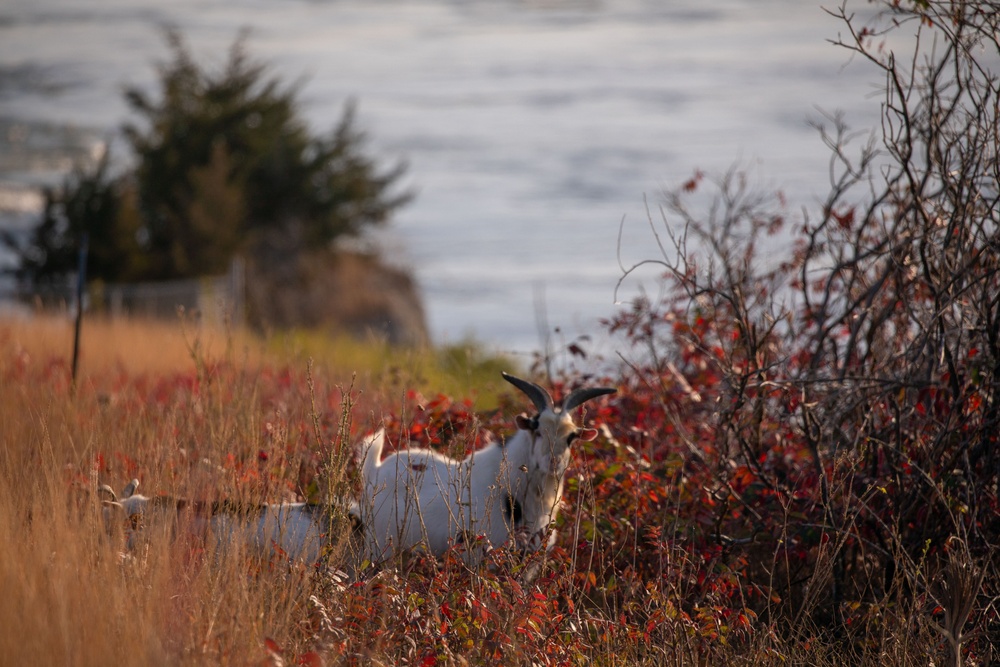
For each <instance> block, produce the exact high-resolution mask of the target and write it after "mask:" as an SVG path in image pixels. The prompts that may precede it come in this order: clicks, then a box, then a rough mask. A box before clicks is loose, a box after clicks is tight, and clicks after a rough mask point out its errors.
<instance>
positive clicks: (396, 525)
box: [359, 373, 616, 562]
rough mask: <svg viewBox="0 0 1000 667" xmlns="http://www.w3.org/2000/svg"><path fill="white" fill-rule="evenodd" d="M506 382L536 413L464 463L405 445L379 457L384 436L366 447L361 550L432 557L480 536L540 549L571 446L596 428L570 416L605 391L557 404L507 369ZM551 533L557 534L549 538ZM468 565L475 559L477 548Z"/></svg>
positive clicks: (369, 554)
mask: <svg viewBox="0 0 1000 667" xmlns="http://www.w3.org/2000/svg"><path fill="white" fill-rule="evenodd" d="M503 377H504V379H505V380H507V381H508V382H510V383H511V384H513V385H514V386H515V387H517V388H518V389H520V390H521V391H522V392H524V393H525V394H526V395H527V396H528V398H530V399H531V401H532V403H533V404H534V406H535V408H536V409H537V410H538V413H537V414H536V415H535V416H534V417H527V416H526V415H519V416H518V417H517V420H516V421H517V427H518V431H517V434H516V435H514V436H513V437H512V438H510V439H509V440H507V441H506V442H494V443H491V444H489V445H487V446H486V447H484V448H483V449H481V450H479V451H475V452H473V453H471V454H469V455H468V456H467V457H466V458H465V459H462V460H461V461H459V460H455V459H451V458H448V457H446V456H442V455H441V454H438V453H436V452H432V451H429V450H426V449H407V450H403V451H399V452H396V453H394V454H392V455H390V456H389V457H387V458H386V459H385V461H381V460H380V459H381V458H382V448H383V446H384V444H385V433H384V432H383V431H379V432H378V433H376V434H375V435H373V436H371V437H370V438H369V439H368V440H367V441H366V442H365V443H364V450H363V452H364V459H363V464H362V482H363V485H364V488H363V490H362V499H361V502H360V503H359V511H360V515H361V521H362V525H363V533H364V535H363V539H364V545H365V547H364V549H365V551H364V553H365V557H366V558H367V559H368V560H370V561H372V562H380V561H382V560H384V559H386V558H388V557H390V556H392V555H394V554H398V553H400V552H402V551H405V550H407V549H411V548H413V547H415V546H417V545H421V544H423V545H424V546H425V547H426V548H427V549H428V550H429V551H430V552H431V553H433V554H435V555H441V554H443V553H444V552H445V551H446V550H447V549H448V548H449V547H450V546H452V545H455V544H461V543H466V544H470V541H471V540H474V539H476V538H478V537H479V536H485V537H486V539H487V540H488V546H499V545H501V544H504V543H506V542H507V541H508V540H510V539H511V538H512V537H513V538H514V540H515V542H514V543H515V544H516V545H517V546H518V547H519V548H520V549H522V550H524V551H535V550H538V549H540V548H541V547H542V546H549V545H548V544H543V542H544V541H545V538H546V535H547V533H548V531H549V528H550V525H551V524H552V522H553V521H554V519H555V517H556V512H557V508H558V504H559V502H560V500H561V498H562V491H563V479H564V477H565V474H566V468H567V467H568V465H569V462H570V445H572V444H573V441H574V440H593V439H594V438H595V437H596V436H597V431H596V430H595V429H591V428H581V427H579V426H577V425H576V424H575V423H574V422H573V417H572V411H573V410H574V409H575V408H576V407H578V406H580V405H581V404H583V403H584V402H586V401H589V400H591V399H593V398H597V397H598V396H603V395H605V394H611V393H614V392H615V391H616V390H615V389H611V388H606V387H601V388H591V389H577V390H576V391H574V392H572V393H570V394H569V395H568V396H566V398H565V399H563V401H562V403H561V404H560V405H558V406H557V405H554V404H553V401H552V398H551V396H549V394H548V392H546V391H545V390H544V389H542V388H541V387H539V386H538V385H536V384H533V383H531V382H527V381H525V380H521V379H519V378H516V377H513V376H511V375H508V374H506V373H504V374H503ZM553 537H554V535H553ZM469 553H470V554H471V555H470V556H469V559H470V560H471V561H473V562H475V561H478V560H479V558H480V556H479V555H478V554H479V551H477V550H471V551H470V552H469Z"/></svg>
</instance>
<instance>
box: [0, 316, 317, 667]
mask: <svg viewBox="0 0 1000 667" xmlns="http://www.w3.org/2000/svg"><path fill="white" fill-rule="evenodd" d="M199 335H200V336H202V338H201V339H200V341H201V343H199V344H200V345H202V347H200V348H198V349H199V350H200V351H199V352H198V353H197V354H192V352H191V349H192V348H191V347H190V342H189V340H190V339H185V336H184V334H183V332H182V331H180V330H179V329H178V328H177V327H173V328H171V327H169V326H163V325H158V324H149V323H118V322H91V323H88V331H87V336H88V337H87V339H86V342H85V345H86V346H87V349H88V350H92V349H94V348H99V349H100V352H96V353H93V352H92V353H90V354H88V361H87V363H86V364H81V379H82V380H85V381H81V383H79V385H78V389H77V390H76V391H73V390H72V389H71V387H70V383H69V381H68V355H69V352H70V349H71V342H72V330H71V328H70V327H69V326H68V325H67V324H66V323H65V322H60V321H58V320H37V321H31V322H23V321H22V322H4V323H2V324H0V423H2V424H3V428H2V429H0V534H2V535H3V536H4V542H3V548H2V549H0V591H2V593H0V628H2V630H0V655H2V656H3V657H2V658H0V663H2V664H10V665H36V664H37V665H42V664H46V665H47V664H58V665H81V666H83V665H96V664H118V665H133V664H139V665H156V664H178V663H182V664H238V665H244V664H251V663H255V662H258V661H260V660H261V659H262V658H263V657H265V653H264V652H263V649H262V647H263V646H265V638H273V639H274V641H277V642H279V643H280V644H281V645H282V646H284V647H291V648H294V647H296V646H297V645H298V643H299V642H301V641H303V637H306V636H307V635H308V631H309V628H308V625H307V621H308V618H309V614H308V609H307V606H308V604H309V598H310V595H311V592H312V591H313V588H314V586H315V585H316V582H315V581H314V580H313V579H312V578H310V577H308V576H305V575H306V571H305V568H304V567H301V566H295V567H292V568H289V567H287V566H285V567H275V568H269V567H267V566H266V565H265V566H264V567H259V566H254V565H253V564H252V563H250V564H248V563H249V561H248V560H247V559H246V558H244V557H243V555H242V554H240V553H239V552H238V549H228V550H227V551H226V552H225V553H218V554H212V553H209V554H207V555H202V556H198V555H197V551H196V552H194V554H195V555H192V551H191V549H190V544H184V543H180V542H178V541H177V540H173V539H171V536H170V535H168V534H167V533H166V532H165V531H159V532H157V531H155V530H151V531H150V539H149V542H148V543H147V544H146V545H145V547H144V548H143V549H141V550H140V551H138V552H136V553H133V554H130V555H128V556H127V557H124V558H122V556H121V550H120V549H119V548H116V544H118V543H119V541H117V540H115V539H110V540H109V538H108V536H107V535H106V534H105V531H104V527H103V523H102V521H101V519H100V505H99V501H98V499H97V497H96V494H95V493H94V490H95V488H96V485H97V484H98V483H99V482H108V483H111V484H112V485H113V486H115V487H118V488H120V487H121V486H122V484H123V483H124V480H125V479H127V478H128V477H131V476H136V477H139V478H140V479H142V480H144V482H143V483H144V484H146V486H147V491H151V492H156V491H171V492H175V493H180V494H182V495H183V494H185V493H191V492H194V494H197V493H203V492H204V491H205V489H206V488H208V487H226V486H227V485H228V486H229V487H230V488H235V487H236V486H238V485H239V484H241V483H242V484H243V485H244V486H248V487H250V488H251V489H252V492H253V493H255V494H257V496H258V498H259V499H264V498H266V499H269V500H275V499H281V498H282V497H283V496H284V495H287V494H288V493H289V492H290V491H291V490H292V489H291V488H290V486H288V485H284V484H283V483H284V482H287V481H288V480H287V479H285V478H292V477H293V473H294V472H295V471H297V470H299V469H300V468H302V467H303V466H306V465H311V466H312V467H313V468H314V469H315V467H316V466H317V464H316V462H315V461H314V460H311V452H310V448H311V447H315V446H316V442H315V438H314V437H313V435H312V434H307V435H306V436H304V437H299V436H297V434H295V433H293V432H292V429H290V428H289V424H291V423H302V422H303V421H305V423H309V422H308V419H307V418H303V417H302V411H308V410H310V409H312V408H311V404H312V401H311V397H310V396H309V394H308V387H307V386H306V384H305V383H302V384H300V385H296V386H293V387H291V388H289V391H288V392H287V393H285V394H284V395H282V396H280V397H279V398H280V399H281V400H283V401H284V402H285V403H284V404H283V405H281V406H280V407H275V408H272V409H266V408H262V407H261V405H260V398H261V395H260V384H259V383H258V382H257V380H256V374H255V373H252V372H242V371H233V372H229V373H227V374H225V375H218V376H214V377H208V378H207V379H203V380H201V381H200V382H199V383H198V385H197V388H196V389H191V386H192V385H191V384H190V382H189V381H188V380H187V379H184V380H182V381H179V382H176V383H174V382H169V381H168V382H167V384H166V386H165V388H160V387H157V386H156V385H155V384H150V383H148V382H147V383H143V382H140V383H138V384H136V385H128V384H127V383H124V382H122V381H121V380H120V379H119V380H116V379H115V378H120V376H121V374H122V372H123V370H126V371H127V372H128V373H129V374H135V375H136V376H137V377H138V376H142V375H145V374H148V375H150V376H153V377H157V376H160V375H169V376H174V375H176V374H178V373H180V374H182V375H181V377H183V378H190V377H195V376H196V375H197V371H196V368H195V367H196V366H197V365H198V363H201V362H200V361H199V360H204V361H207V362H211V361H212V359H213V357H211V356H200V355H202V354H206V355H207V354H209V352H211V353H218V354H226V352H225V350H226V349H227V346H228V345H229V343H228V342H227V340H229V339H224V337H222V336H221V335H219V337H216V336H217V334H216V333H215V332H205V331H201V332H200V333H199ZM96 340H100V341H101V342H102V345H100V346H97V345H95V341H96ZM248 340H249V339H248ZM67 343H69V344H67ZM253 346H254V345H253V343H252V341H251V343H248V348H250V347H253ZM256 347H257V348H258V349H261V346H260V345H256ZM251 355H254V356H252V357H251ZM257 355H260V352H253V351H251V352H249V353H248V358H253V359H258V360H262V359H263V357H262V356H257ZM196 362H197V363H196ZM97 387H101V388H102V389H101V390H97V389H96V388H97ZM108 388H111V393H108ZM295 402H297V403H295ZM321 409H322V410H323V411H324V412H325V411H326V410H327V408H326V407H323V408H321ZM324 416H326V415H324ZM332 417H333V418H334V421H335V418H336V415H335V414H334V415H332ZM266 424H269V425H271V426H272V428H271V429H270V430H268V428H266V427H265V425H266ZM329 435H330V431H329V429H326V430H324V431H323V434H322V437H323V439H324V441H325V444H326V446H327V448H328V449H329V437H328V436H329ZM258 451H261V452H270V453H272V454H273V455H274V456H275V459H274V463H273V466H272V467H271V468H268V469H267V470H264V469H263V468H262V469H260V470H257V469H248V468H246V467H240V466H239V465H236V466H233V465H230V466H229V467H228V468H226V467H225V466H226V465H227V461H228V460H229V458H230V457H232V456H234V455H235V456H236V460H237V463H238V464H240V463H243V462H244V461H241V459H245V460H249V461H252V462H257V452H258ZM326 455H327V456H329V457H331V458H332V457H333V454H332V453H330V452H329V451H328V452H327V453H326ZM279 456H280V461H279V460H278V459H279ZM319 465H322V463H320V464H319ZM249 473H254V475H251V476H250V478H249V479H250V482H246V479H247V475H248V474H249ZM269 484H271V485H272V486H268V485H269ZM150 487H152V488H150ZM206 548H207V549H208V551H210V552H211V551H212V549H211V548H210V547H206Z"/></svg>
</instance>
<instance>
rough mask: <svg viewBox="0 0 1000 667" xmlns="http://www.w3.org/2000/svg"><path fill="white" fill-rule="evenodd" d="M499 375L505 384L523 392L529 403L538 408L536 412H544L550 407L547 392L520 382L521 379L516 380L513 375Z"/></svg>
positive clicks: (530, 383)
mask: <svg viewBox="0 0 1000 667" xmlns="http://www.w3.org/2000/svg"><path fill="white" fill-rule="evenodd" d="M500 375H502V376H503V379H504V380H506V381H507V382H510V383H511V384H512V385H514V386H515V387H517V388H518V389H520V390H521V391H523V392H524V393H525V394H526V395H527V397H528V398H530V399H531V402H532V403H534V404H535V407H536V408H538V412H543V411H544V410H546V409H548V408H551V407H552V397H551V396H549V392H547V391H545V390H544V389H542V388H541V387H539V386H538V385H537V384H535V383H533V382H528V381H527V380H522V379H521V378H516V377H514V376H513V375H508V374H507V373H504V372H501V373H500Z"/></svg>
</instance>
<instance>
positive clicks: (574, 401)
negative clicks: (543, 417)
mask: <svg viewBox="0 0 1000 667" xmlns="http://www.w3.org/2000/svg"><path fill="white" fill-rule="evenodd" d="M617 391H618V390H617V389H612V388H611V387H591V388H590V389H577V390H576V391H574V392H572V393H571V394H570V395H569V396H567V397H566V398H564V399H563V403H562V409H563V410H565V411H569V410H572V409H573V408H575V407H577V406H578V405H583V404H584V403H586V402H587V401H589V400H590V399H592V398H597V397H598V396H604V395H605V394H614V393H616V392H617Z"/></svg>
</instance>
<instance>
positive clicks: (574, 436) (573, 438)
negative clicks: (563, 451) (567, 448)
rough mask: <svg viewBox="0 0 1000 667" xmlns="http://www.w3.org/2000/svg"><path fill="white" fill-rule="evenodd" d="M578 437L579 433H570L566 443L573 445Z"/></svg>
mask: <svg viewBox="0 0 1000 667" xmlns="http://www.w3.org/2000/svg"><path fill="white" fill-rule="evenodd" d="M578 437H579V435H578V434H577V433H570V434H569V435H568V436H566V444H567V445H572V444H573V441H574V440H576V439H577V438H578Z"/></svg>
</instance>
